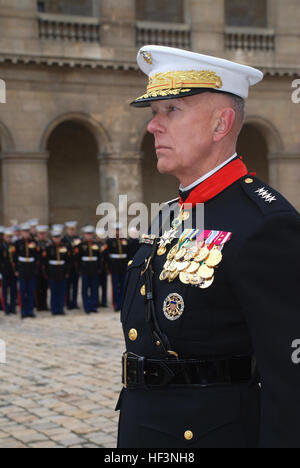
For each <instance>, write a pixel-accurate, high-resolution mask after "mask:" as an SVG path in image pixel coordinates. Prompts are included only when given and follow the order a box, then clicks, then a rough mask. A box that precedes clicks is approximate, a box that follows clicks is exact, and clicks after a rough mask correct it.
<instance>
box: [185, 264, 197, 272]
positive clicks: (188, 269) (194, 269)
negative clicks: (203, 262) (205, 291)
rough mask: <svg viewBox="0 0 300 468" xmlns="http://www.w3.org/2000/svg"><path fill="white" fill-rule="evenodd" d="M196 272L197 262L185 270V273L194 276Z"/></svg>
mask: <svg viewBox="0 0 300 468" xmlns="http://www.w3.org/2000/svg"><path fill="white" fill-rule="evenodd" d="M197 270H199V263H197V262H192V263H190V266H189V267H188V268H187V270H186V271H187V273H192V274H194V273H196V272H197Z"/></svg>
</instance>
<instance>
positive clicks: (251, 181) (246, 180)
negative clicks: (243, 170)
mask: <svg viewBox="0 0 300 468" xmlns="http://www.w3.org/2000/svg"><path fill="white" fill-rule="evenodd" d="M253 182H254V180H253V179H251V178H250V177H247V179H245V184H252V183H253Z"/></svg>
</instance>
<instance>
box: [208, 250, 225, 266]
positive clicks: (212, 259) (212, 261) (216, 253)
mask: <svg viewBox="0 0 300 468" xmlns="http://www.w3.org/2000/svg"><path fill="white" fill-rule="evenodd" d="M222 258H223V255H222V252H221V251H220V250H218V249H212V250H211V251H210V254H209V257H208V258H207V259H206V261H205V263H206V265H207V266H209V267H216V266H217V265H219V263H221V261H222Z"/></svg>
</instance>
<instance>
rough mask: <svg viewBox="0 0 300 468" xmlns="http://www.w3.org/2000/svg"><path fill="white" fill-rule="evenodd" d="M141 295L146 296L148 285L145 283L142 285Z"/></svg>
mask: <svg viewBox="0 0 300 468" xmlns="http://www.w3.org/2000/svg"><path fill="white" fill-rule="evenodd" d="M141 295H142V296H146V285H145V284H143V286H142V287H141Z"/></svg>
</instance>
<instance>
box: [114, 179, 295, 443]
mask: <svg viewBox="0 0 300 468" xmlns="http://www.w3.org/2000/svg"><path fill="white" fill-rule="evenodd" d="M249 177H250V176H246V177H242V178H241V179H239V180H238V181H236V182H235V183H233V184H232V185H231V186H229V187H228V188H226V189H225V190H224V191H223V192H221V193H220V194H218V195H217V196H215V197H214V198H212V199H210V200H209V201H207V202H206V203H205V213H204V214H205V229H209V230H222V231H227V232H232V238H231V240H230V241H229V242H228V243H227V244H225V246H224V249H223V251H222V253H223V260H222V262H221V264H220V265H219V267H218V268H217V269H216V273H215V280H214V283H213V284H212V285H211V286H210V287H209V288H207V289H199V288H197V287H194V286H191V285H184V284H182V283H181V282H180V280H179V279H178V278H177V279H176V280H175V281H173V282H171V283H169V282H168V281H160V280H159V275H160V273H161V271H162V269H163V265H164V263H165V261H166V254H165V255H164V256H156V257H155V259H154V262H153V270H154V275H153V282H154V287H153V289H154V301H155V306H156V314H157V317H158V322H159V325H160V327H161V330H162V331H163V332H164V333H165V334H166V335H167V336H168V338H169V341H170V344H171V349H172V350H174V351H176V352H177V353H178V354H179V357H180V358H204V359H205V357H230V356H237V355H251V354H254V355H255V357H256V359H257V366H258V371H259V375H260V385H258V384H257V382H251V383H249V384H244V385H232V386H217V387H213V388H192V387H188V386H181V387H180V388H175V387H164V388H160V389H155V390H150V389H134V390H132V389H123V390H122V392H121V395H120V399H119V402H118V405H117V408H119V409H120V410H121V411H120V422H119V442H118V445H119V447H149V448H150V447H151V448H158V447H165V448H174V447H181V448H195V447H204V448H213V447H218V448H219V447H232V448H244V447H272V448H275V447H298V448H299V447H300V431H299V421H300V364H297V363H296V362H297V361H296V362H295V360H293V359H292V355H293V352H295V349H294V348H293V346H294V343H295V340H297V339H298V340H299V339H300V294H299V285H300V273H299V264H300V215H299V213H298V212H297V211H296V210H295V209H294V208H293V207H292V206H291V205H290V204H289V202H288V201H287V200H286V199H285V198H284V197H283V196H282V195H281V194H279V193H278V192H276V191H275V190H274V189H272V188H271V187H269V186H267V185H266V184H265V183H263V182H261V181H260V180H259V179H257V178H255V177H252V183H251V182H250V183H249ZM246 179H248V180H247V182H248V183H247V182H246ZM261 188H264V189H265V190H268V191H269V193H271V194H272V195H273V196H274V197H275V198H276V200H272V202H269V201H268V200H267V199H266V197H264V196H263V192H262V191H260V192H258V190H260V189H261ZM193 211H194V210H193ZM176 242H177V241H174V242H173V243H172V244H171V245H172V246H173V245H175V243H176ZM169 250H170V248H168V250H167V252H168V251H169ZM150 251H151V246H150V245H142V246H141V248H140V249H139V251H138V253H137V254H136V256H135V258H134V261H133V263H132V264H131V265H130V266H129V267H128V271H127V278H126V294H125V299H124V303H123V308H122V313H121V321H122V324H123V330H124V336H125V341H126V350H127V351H128V352H132V353H135V354H137V355H140V356H145V357H148V358H158V357H160V354H159V350H158V349H157V347H156V346H155V343H153V340H152V336H151V334H150V332H149V330H148V328H147V324H146V322H145V314H144V310H145V303H144V297H143V296H142V295H141V292H140V289H141V287H142V286H143V282H144V280H143V277H142V276H141V271H142V269H143V267H144V264H145V259H146V258H147V257H148V256H149V255H150ZM173 292H176V293H178V294H179V295H181V296H182V298H183V300H184V305H185V309H184V312H183V314H182V315H181V316H180V318H179V319H177V320H175V321H170V320H168V319H167V318H166V317H165V315H164V313H163V303H164V300H165V299H166V297H167V296H168V295H169V294H170V293H173ZM132 328H134V329H136V330H137V333H138V336H137V339H136V340H135V341H131V340H130V339H129V331H130V330H131V329H132ZM187 430H188V431H192V433H193V438H192V439H191V440H189V441H188V440H185V438H184V433H185V431H187Z"/></svg>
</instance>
